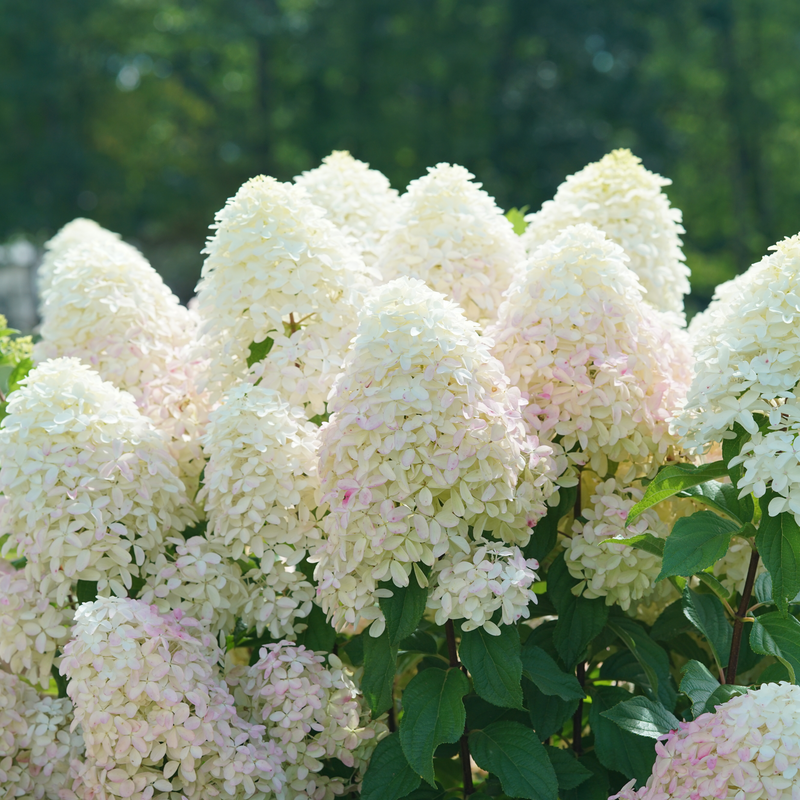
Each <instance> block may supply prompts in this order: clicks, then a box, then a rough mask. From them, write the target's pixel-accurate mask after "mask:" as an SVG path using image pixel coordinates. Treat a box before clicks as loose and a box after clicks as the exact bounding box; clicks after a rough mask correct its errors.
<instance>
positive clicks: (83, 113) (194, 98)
mask: <svg viewBox="0 0 800 800" xmlns="http://www.w3.org/2000/svg"><path fill="white" fill-rule="evenodd" d="M618 146H626V147H630V148H632V149H633V151H634V152H635V153H637V154H638V155H640V156H641V157H642V158H643V159H644V163H645V165H646V166H647V167H649V168H650V169H653V170H656V171H658V172H660V173H662V174H664V175H666V176H668V177H670V178H672V179H673V181H674V185H673V186H672V187H670V189H669V195H670V198H671V200H672V202H673V204H675V205H677V206H678V207H680V208H681V209H683V212H684V219H685V225H686V228H687V236H686V251H687V255H688V263H689V265H690V266H691V268H692V271H693V281H694V291H695V298H694V299H693V305H694V307H695V308H696V307H698V306H699V305H702V304H704V303H705V302H706V301H707V299H708V297H709V296H710V293H711V291H712V289H713V286H714V285H715V284H716V283H718V282H719V281H720V280H724V279H726V278H728V277H730V276H731V275H733V274H734V273H735V272H737V271H740V270H742V269H744V268H745V267H746V266H747V265H748V264H750V263H751V262H752V261H753V260H756V259H758V258H760V257H761V256H762V255H763V254H764V252H765V251H766V248H767V247H768V246H769V245H770V244H772V243H773V242H774V241H776V240H777V239H780V238H782V237H784V236H786V235H790V234H793V233H796V232H797V230H798V229H799V228H800V192H798V187H799V186H800V180H799V179H800V158H798V155H799V154H800V4H798V3H797V2H794V1H793V0H709V2H703V1H702V0H669V2H664V0H398V1H397V2H389V1H388V0H194V1H193V2H192V1H190V0H178V1H175V0H171V1H168V2H152V1H148V0H69V1H68V2H55V0H2V2H1V3H0V185H1V186H2V191H0V240H2V239H4V238H6V237H8V236H12V235H15V234H19V233H24V234H26V235H28V236H33V237H34V238H35V239H37V240H39V241H42V240H43V239H44V238H46V237H47V236H49V235H51V234H52V233H53V232H54V231H55V230H57V229H58V228H59V227H60V226H61V225H63V224H64V223H65V222H67V221H68V220H70V219H71V218H73V217H75V216H77V215H85V216H91V217H94V218H95V219H97V220H98V221H99V222H100V223H101V224H103V225H105V226H107V227H109V228H111V229H113V230H117V231H119V232H121V233H122V234H123V235H124V236H125V237H126V238H128V239H131V240H133V241H135V242H136V243H137V244H139V245H140V246H141V247H142V248H143V250H144V251H145V253H146V254H147V255H148V256H149V257H150V258H151V259H152V261H153V263H154V264H155V265H156V266H157V267H158V268H159V269H160V270H161V271H162V273H163V274H164V275H165V277H166V278H167V280H168V281H169V282H170V284H171V285H172V286H173V287H174V288H175V289H176V290H177V291H178V292H179V294H180V295H181V296H182V297H183V298H186V297H187V296H189V295H190V294H191V291H192V288H193V286H194V283H195V281H196V278H197V275H198V272H199V268H200V264H201V256H200V254H199V250H200V249H201V247H202V243H203V240H204V237H205V235H206V233H207V226H208V224H209V223H210V222H211V220H212V218H213V213H214V211H215V210H217V209H218V208H219V207H220V206H221V205H222V204H223V203H224V201H225V199H226V198H227V197H228V196H229V195H231V194H232V193H233V192H235V190H236V188H237V187H238V186H239V185H240V184H241V183H242V182H243V181H244V180H246V179H247V178H248V177H250V176H252V175H254V174H257V173H259V172H266V173H270V174H273V175H275V176H276V177H278V178H280V179H290V178H291V177H292V176H294V175H295V174H296V173H298V172H299V171H301V170H304V169H308V168H310V167H313V166H315V165H316V164H317V163H318V162H319V160H320V159H321V157H322V156H324V155H326V154H327V153H328V152H330V151H331V150H332V149H335V148H345V149H349V150H351V152H352V153H353V154H354V155H355V156H356V157H358V158H361V159H363V160H366V161H369V162H370V163H371V164H372V166H374V167H376V168H378V169H380V170H382V171H383V172H384V173H386V175H388V177H389V178H390V179H391V181H392V183H393V185H394V186H395V187H396V188H398V189H401V190H402V189H403V188H404V187H405V185H406V183H407V182H408V181H409V179H411V178H414V177H417V176H418V175H420V174H421V173H423V172H424V170H425V167H426V166H429V165H432V164H435V163H436V162H438V161H444V160H447V161H454V162H458V163H461V164H464V165H465V166H467V167H468V168H469V169H471V170H472V171H473V172H475V173H476V175H477V176H478V179H479V180H481V181H483V183H484V185H485V186H486V188H487V189H488V191H489V192H490V193H492V194H493V195H495V196H496V197H497V200H498V202H499V203H500V204H501V205H502V206H503V207H506V208H507V207H510V206H522V205H529V206H530V207H531V208H532V209H536V208H538V207H539V205H540V204H541V203H542V201H543V200H546V199H548V198H549V197H551V196H552V195H553V193H554V191H555V189H556V187H557V186H558V184H559V183H560V182H561V181H562V180H563V178H564V177H565V176H566V175H567V174H569V173H571V172H574V171H576V170H578V169H580V168H581V167H582V166H583V165H584V164H586V163H587V162H589V161H593V160H596V159H598V158H600V157H601V156H602V155H603V154H604V153H606V152H607V151H609V150H610V149H612V148H614V147H618Z"/></svg>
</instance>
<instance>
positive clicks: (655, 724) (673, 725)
mask: <svg viewBox="0 0 800 800" xmlns="http://www.w3.org/2000/svg"><path fill="white" fill-rule="evenodd" d="M603 716H604V717H605V718H606V719H610V720H611V721H612V722H614V723H616V724H617V725H618V726H619V727H620V728H622V730H624V731H629V732H630V733H635V734H636V735H637V736H646V737H647V738H648V739H658V737H659V736H661V735H662V734H664V733H667V732H668V731H674V730H677V729H678V728H679V727H680V720H679V719H678V718H677V717H676V716H675V715H674V714H673V713H672V712H670V711H668V710H667V709H666V708H664V706H662V705H661V703H656V702H654V701H653V700H648V699H647V698H646V697H634V698H633V699H632V700H624V701H623V702H621V703H617V705H615V706H614V707H613V708H611V709H609V710H608V711H604V712H603Z"/></svg>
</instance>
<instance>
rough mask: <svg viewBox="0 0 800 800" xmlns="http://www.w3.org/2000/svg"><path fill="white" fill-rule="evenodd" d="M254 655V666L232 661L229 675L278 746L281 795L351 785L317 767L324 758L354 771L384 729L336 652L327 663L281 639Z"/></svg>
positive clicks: (294, 798)
mask: <svg viewBox="0 0 800 800" xmlns="http://www.w3.org/2000/svg"><path fill="white" fill-rule="evenodd" d="M259 655H260V658H259V660H258V662H257V663H256V664H255V665H254V666H252V667H250V668H243V667H237V668H234V669H233V670H232V671H231V672H230V673H229V675H228V682H229V683H231V684H232V685H233V686H234V687H235V688H234V696H235V697H236V700H237V702H238V704H239V706H240V707H247V708H248V711H249V719H250V721H251V722H253V723H254V724H261V725H264V726H265V727H266V729H267V736H268V737H269V739H270V740H271V741H273V742H274V743H275V744H276V746H277V747H279V748H280V749H281V750H282V751H283V753H284V770H285V771H286V786H285V792H286V798H287V800H305V798H312V800H331V798H333V797H334V796H336V795H341V794H344V793H345V791H348V790H351V789H352V786H346V785H345V782H344V781H343V780H342V779H341V778H332V777H328V776H325V775H322V774H320V773H321V770H322V769H323V767H324V762H325V759H329V758H336V759H338V760H339V761H341V762H342V763H343V764H344V765H345V766H346V767H350V768H352V769H354V770H355V771H357V772H358V773H360V772H361V771H362V770H363V769H364V768H365V767H366V765H367V762H368V760H369V757H370V755H371V754H372V751H373V750H374V749H375V745H376V744H377V742H378V739H379V738H381V737H382V736H383V735H385V734H386V733H388V729H387V727H386V725H385V724H384V722H383V720H382V719H379V720H376V721H374V722H371V721H370V719H369V710H368V709H367V708H366V704H365V703H364V702H363V698H362V697H361V694H360V692H359V691H358V689H357V688H356V686H355V684H354V683H353V681H352V678H351V677H350V676H349V675H348V673H347V672H346V671H345V668H344V666H343V664H342V662H341V661H340V660H339V659H338V658H337V656H335V655H333V654H329V655H327V662H328V663H327V664H326V663H325V661H326V656H324V655H321V654H318V653H314V652H313V651H312V650H307V649H306V648H305V647H302V646H300V647H298V646H297V645H294V644H292V643H291V642H285V641H284V642H279V643H278V644H269V645H266V646H265V647H262V648H261V652H260V654H259ZM354 779H355V780H360V775H359V776H358V777H357V778H356V777H355V776H354Z"/></svg>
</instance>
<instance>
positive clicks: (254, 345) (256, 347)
mask: <svg viewBox="0 0 800 800" xmlns="http://www.w3.org/2000/svg"><path fill="white" fill-rule="evenodd" d="M273 344H275V342H273V341H272V339H270V338H269V336H267V338H266V339H264V341H263V342H251V343H250V348H249V349H250V354H249V355H248V356H247V366H248V367H252V366H253V364H257V363H258V362H259V361H263V360H264V359H265V358H266V357H267V356H268V355H269V351H270V350H272V345H273Z"/></svg>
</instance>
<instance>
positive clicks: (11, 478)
mask: <svg viewBox="0 0 800 800" xmlns="http://www.w3.org/2000/svg"><path fill="white" fill-rule="evenodd" d="M0 492H2V494H3V496H2V498H1V499H0V534H8V535H9V538H8V540H7V541H6V543H5V544H4V546H3V553H4V554H6V553H8V552H9V551H10V550H11V549H16V551H17V554H18V555H25V556H27V558H28V567H29V568H30V574H29V578H30V579H31V580H33V581H36V582H39V581H41V584H40V585H39V587H38V590H39V591H40V592H41V593H42V594H44V595H46V596H48V597H51V598H52V599H53V600H55V602H56V605H58V606H62V607H63V606H64V605H65V604H66V601H67V597H68V595H69V594H70V592H71V591H72V587H73V586H74V582H75V581H78V580H86V581H97V582H98V590H99V591H100V592H101V593H107V592H109V591H111V592H113V593H114V594H116V595H119V596H123V595H125V594H126V593H127V589H129V588H130V587H131V585H132V579H133V577H135V576H139V571H140V568H141V567H142V565H143V564H144V562H145V560H146V559H148V558H151V557H154V556H155V554H156V553H157V552H158V551H159V550H160V549H161V547H162V543H163V537H164V535H165V534H168V533H169V532H170V531H174V532H176V533H177V532H179V531H181V530H183V529H184V528H185V527H186V525H187V524H189V523H191V522H193V521H194V518H193V517H192V511H191V508H190V507H189V506H188V505H187V501H186V497H185V496H184V487H183V483H182V482H181V480H180V478H179V477H178V467H177V464H176V462H175V460H174V458H173V457H172V456H171V455H170V454H169V452H168V451H167V447H166V444H165V441H164V438H163V437H162V436H161V434H160V433H159V432H158V431H156V430H155V428H154V427H153V424H152V423H151V422H150V420H149V419H148V418H147V417H145V416H143V415H142V414H141V413H140V412H139V410H138V409H137V408H136V405H135V404H134V400H133V397H131V395H129V394H128V393H127V392H122V391H120V390H119V389H117V388H116V387H115V386H113V385H112V384H110V383H108V382H106V381H103V380H101V379H100V376H99V375H98V374H97V373H96V372H94V371H93V370H92V369H90V368H89V367H87V366H85V365H84V364H81V363H80V362H79V361H78V359H76V358H61V359H56V360H55V361H46V362H44V363H43V364H40V365H39V366H38V367H36V368H35V369H34V370H32V371H31V373H30V374H29V376H28V377H27V378H26V379H25V381H24V382H23V385H22V386H21V387H20V388H19V389H17V390H16V391H15V392H13V393H12V394H11V396H10V399H9V403H8V416H7V417H6V418H5V419H4V420H3V422H2V425H0Z"/></svg>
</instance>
